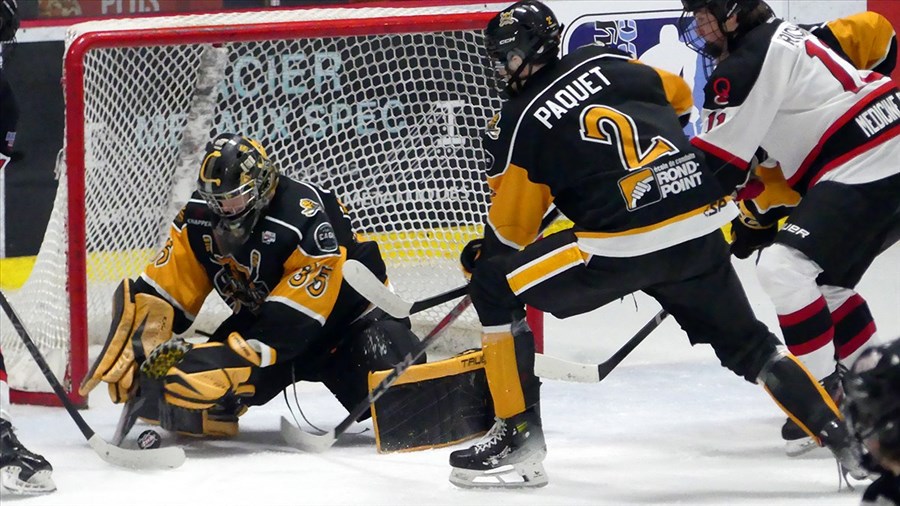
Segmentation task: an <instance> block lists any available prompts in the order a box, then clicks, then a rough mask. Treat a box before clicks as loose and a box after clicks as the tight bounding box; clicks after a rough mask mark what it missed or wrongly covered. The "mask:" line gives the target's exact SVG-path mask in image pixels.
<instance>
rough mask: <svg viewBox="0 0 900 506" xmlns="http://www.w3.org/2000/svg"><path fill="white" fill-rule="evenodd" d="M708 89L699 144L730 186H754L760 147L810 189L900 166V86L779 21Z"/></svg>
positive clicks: (753, 34) (745, 44) (743, 48)
mask: <svg viewBox="0 0 900 506" xmlns="http://www.w3.org/2000/svg"><path fill="white" fill-rule="evenodd" d="M888 40H890V38H889V39H888ZM894 47H895V46H894ZM891 52H892V53H893V54H894V55H896V49H893V50H892V51H891ZM889 56H890V53H889V54H888V56H887V57H889ZM894 57H896V56H894ZM704 94H705V99H704V106H703V107H704V110H703V114H702V117H703V131H702V133H701V134H699V135H698V136H697V137H696V138H694V140H693V143H694V145H695V146H697V147H699V148H700V149H702V150H703V151H704V152H706V154H707V159H708V160H709V162H710V165H711V166H712V168H713V169H714V170H717V173H718V175H719V177H720V180H721V181H722V182H723V184H724V185H725V187H726V189H729V190H730V189H733V188H734V187H735V186H736V185H739V184H742V183H743V182H744V180H745V179H746V177H747V170H748V168H749V167H750V160H751V158H752V156H753V154H754V152H756V150H757V148H760V147H761V148H762V149H764V150H765V151H766V152H767V153H768V154H769V156H771V157H772V158H774V159H776V160H778V161H779V162H780V164H781V169H782V171H783V173H784V176H785V178H786V179H787V182H788V184H789V185H790V186H791V188H793V189H794V190H796V191H797V192H798V193H800V194H801V195H804V194H805V193H806V191H807V190H808V189H809V188H810V187H812V186H813V185H815V184H816V183H817V182H819V181H836V182H840V183H845V184H861V183H868V182H871V181H876V180H880V179H883V178H886V177H889V176H891V175H893V174H897V173H898V172H900V163H898V160H900V142H897V141H894V142H891V140H892V139H894V138H896V137H897V135H898V134H900V90H898V89H897V87H896V86H895V85H894V83H893V82H892V81H891V79H890V78H889V77H885V76H883V75H881V74H879V73H877V72H873V71H869V70H858V69H857V68H855V67H854V65H853V64H851V63H849V62H848V61H846V60H845V59H844V58H842V57H841V56H839V55H838V54H837V53H836V52H834V51H833V50H832V49H831V48H829V47H828V45H826V44H825V43H824V42H822V41H821V40H820V39H818V38H816V37H814V36H813V35H812V34H810V32H808V31H806V30H804V29H802V28H799V27H797V26H795V25H793V24H791V23H788V22H785V21H782V20H779V19H772V20H771V21H770V22H768V23H766V24H763V25H760V26H758V27H756V28H754V29H753V30H751V31H750V32H749V33H747V34H746V35H745V36H744V37H743V38H741V39H740V40H739V41H738V44H737V47H736V48H735V49H734V50H733V51H732V52H731V54H730V55H729V56H728V57H727V58H726V59H725V60H723V61H722V62H721V63H719V65H718V66H717V67H716V69H715V70H714V71H713V73H712V75H711V76H710V78H709V80H708V82H707V84H706V88H705V90H704Z"/></svg>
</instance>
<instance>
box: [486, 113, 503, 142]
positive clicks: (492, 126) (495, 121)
mask: <svg viewBox="0 0 900 506" xmlns="http://www.w3.org/2000/svg"><path fill="white" fill-rule="evenodd" d="M484 133H485V134H487V136H488V137H490V138H491V140H495V141H496V140H497V139H499V138H500V113H499V112H498V113H497V114H495V115H494V117H493V118H491V119H490V120H488V123H487V127H485V129H484Z"/></svg>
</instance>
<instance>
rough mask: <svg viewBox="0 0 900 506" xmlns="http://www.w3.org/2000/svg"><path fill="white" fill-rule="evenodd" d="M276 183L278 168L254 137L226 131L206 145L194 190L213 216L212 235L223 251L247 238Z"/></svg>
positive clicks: (266, 205)
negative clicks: (214, 219) (195, 189)
mask: <svg viewBox="0 0 900 506" xmlns="http://www.w3.org/2000/svg"><path fill="white" fill-rule="evenodd" d="M277 184H278V169H277V168H276V167H275V165H274V164H273V163H272V161H271V160H269V156H268V155H267V154H266V150H265V148H263V147H262V145H260V144H259V143H258V142H257V141H255V140H253V139H251V138H249V137H244V136H242V135H239V134H232V133H226V134H221V135H219V136H218V137H216V138H215V139H213V141H212V142H210V143H209V144H207V145H206V154H205V155H204V157H203V162H202V163H201V164H200V174H199V176H198V178H197V190H198V191H199V193H200V196H202V197H203V200H205V201H206V205H207V206H208V207H209V208H210V209H211V210H212V212H213V214H215V216H216V221H215V226H214V228H213V236H214V237H215V239H216V243H217V244H218V245H219V248H220V249H221V250H222V251H223V252H224V253H226V254H227V253H230V252H232V251H233V250H234V249H235V248H237V247H239V246H240V245H242V244H244V243H245V242H246V241H247V239H248V238H249V237H250V232H251V231H252V230H253V227H254V226H255V225H256V222H257V221H258V220H259V217H260V215H261V214H262V213H263V211H265V209H266V208H267V207H268V205H269V202H271V200H272V196H273V195H274V194H275V187H276V186H277Z"/></svg>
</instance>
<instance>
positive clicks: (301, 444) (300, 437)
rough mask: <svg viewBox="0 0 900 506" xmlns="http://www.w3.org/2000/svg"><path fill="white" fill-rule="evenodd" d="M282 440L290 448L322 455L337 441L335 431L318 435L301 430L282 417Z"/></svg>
mask: <svg viewBox="0 0 900 506" xmlns="http://www.w3.org/2000/svg"><path fill="white" fill-rule="evenodd" d="M281 438H282V439H284V442H285V443H287V444H288V445H289V446H292V447H294V448H296V449H298V450H303V451H305V452H310V453H321V452H324V451H325V450H327V449H329V448H331V446H332V445H334V442H335V441H337V436H335V434H334V430H330V431H328V432H326V433H325V434H321V435H316V434H310V433H309V432H304V431H302V430H300V427H297V426H296V425H294V424H292V423H291V422H290V420H288V419H287V418H285V417H283V416H282V417H281Z"/></svg>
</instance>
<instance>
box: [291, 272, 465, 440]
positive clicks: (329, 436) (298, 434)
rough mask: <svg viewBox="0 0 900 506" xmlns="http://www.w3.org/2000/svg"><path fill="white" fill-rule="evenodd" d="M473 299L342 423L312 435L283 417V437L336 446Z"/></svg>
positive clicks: (458, 306) (462, 304) (438, 327)
mask: <svg viewBox="0 0 900 506" xmlns="http://www.w3.org/2000/svg"><path fill="white" fill-rule="evenodd" d="M372 278H373V279H375V282H376V283H377V284H378V286H380V287H381V288H382V289H384V290H385V291H387V292H388V293H390V292H389V290H388V289H387V287H385V286H384V285H383V284H382V283H381V281H378V278H376V277H375V276H374V275H373V276H372ZM471 303H472V301H471V300H470V299H469V297H468V296H466V297H465V298H463V300H461V301H459V303H457V304H456V306H455V307H454V308H453V309H452V310H451V311H450V312H449V313H447V316H445V317H444V318H443V319H442V320H441V321H440V322H439V323H438V324H437V325H436V326H435V327H434V328H433V329H431V332H429V333H428V335H427V336H425V337H424V338H423V339H422V342H421V343H420V345H419V349H418V350H416V352H415V354H411V353H407V354H406V357H405V358H404V359H403V360H402V361H400V362H399V363H398V364H397V365H395V366H394V369H393V370H392V371H391V372H390V373H389V374H388V375H387V376H386V377H385V378H384V379H383V380H381V383H379V384H378V385H376V386H375V388H373V389H372V391H371V392H369V395H368V396H367V397H366V398H365V399H363V400H362V401H360V403H359V404H357V405H356V407H354V408H353V410H352V411H350V414H349V415H347V417H346V418H344V419H343V420H342V421H341V423H339V424H337V426H336V427H335V428H333V429H331V430H330V431H328V432H326V433H325V434H321V435H316V434H311V433H309V432H305V431H303V430H300V428H299V427H297V426H296V425H294V424H292V423H291V422H290V421H289V420H288V419H287V418H285V417H283V416H282V417H281V437H282V438H284V440H285V442H287V443H288V444H289V445H291V446H293V447H294V448H297V449H300V450H305V451H309V452H322V451H325V450H327V449H328V448H331V446H332V445H334V442H335V441H337V438H338V436H340V435H341V434H343V433H344V432H346V431H347V429H348V428H349V427H350V426H351V425H353V423H354V422H356V419H357V418H359V417H360V416H361V415H362V414H363V413H365V412H366V410H368V409H369V406H370V405H371V404H372V403H374V402H375V401H376V400H378V398H379V397H381V396H382V395H383V394H384V393H385V392H386V391H387V390H388V388H390V387H391V385H393V384H394V383H395V382H396V381H397V379H399V378H400V376H402V375H403V373H404V372H406V370H407V369H409V367H410V366H412V365H413V363H415V362H416V361H417V360H418V359H419V358H421V357H422V355H424V354H425V351H426V350H427V349H428V348H429V347H430V346H431V345H432V344H434V342H435V341H436V340H437V338H438V337H440V336H441V334H442V333H443V332H444V330H446V329H447V328H448V327H449V326H450V324H451V323H453V322H454V321H455V320H456V319H457V318H459V315H461V314H462V313H463V311H465V310H466V308H468V307H469V305H470V304H471Z"/></svg>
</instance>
